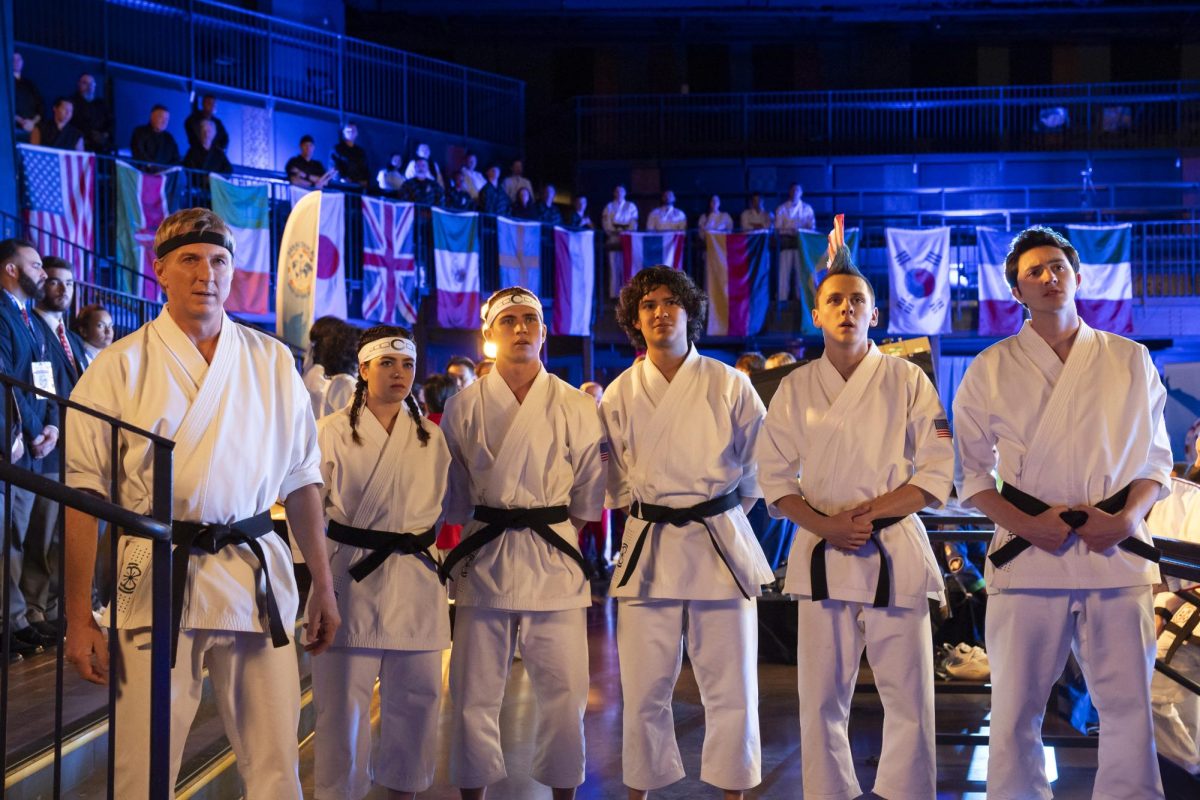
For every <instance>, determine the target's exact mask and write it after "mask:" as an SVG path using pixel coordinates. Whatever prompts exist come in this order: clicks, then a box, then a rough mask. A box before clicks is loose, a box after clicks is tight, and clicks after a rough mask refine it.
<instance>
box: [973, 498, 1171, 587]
mask: <svg viewBox="0 0 1200 800" xmlns="http://www.w3.org/2000/svg"><path fill="white" fill-rule="evenodd" d="M1129 486H1132V484H1130V485H1129ZM1129 486H1126V487H1125V488H1123V489H1121V490H1120V491H1119V492H1117V493H1116V494H1114V495H1113V496H1112V497H1106V498H1104V499H1103V500H1101V501H1100V502H1099V503H1096V504H1095V506H1096V508H1098V509H1100V510H1101V511H1103V512H1104V513H1106V514H1116V513H1117V512H1118V511H1120V510H1122V509H1123V508H1125V503H1126V501H1128V500H1129ZM1000 496H1001V497H1003V498H1004V499H1005V500H1007V501H1008V502H1009V503H1011V504H1012V505H1014V506H1015V507H1016V508H1017V509H1018V510H1020V511H1023V512H1025V513H1026V514H1028V515H1029V516H1031V517H1036V516H1037V515H1038V514H1041V513H1043V512H1045V511H1046V510H1047V509H1048V508H1050V504H1049V503H1044V502H1042V501H1041V500H1039V499H1037V498H1036V497H1034V496H1033V495H1031V494H1026V493H1025V492H1023V491H1021V490H1020V489H1018V488H1017V487H1015V486H1013V485H1012V484H1010V483H1005V484H1004V485H1003V486H1001V487H1000ZM1060 516H1061V517H1062V520H1063V522H1065V523H1067V524H1068V525H1070V526H1071V530H1075V529H1076V528H1079V527H1082V526H1083V525H1084V524H1085V523H1086V522H1087V512H1086V511H1082V510H1075V511H1064V512H1062V514H1061V515H1060ZM1032 546H1033V543H1032V542H1030V541H1029V540H1028V539H1022V538H1021V537H1020V536H1019V535H1018V534H1015V533H1014V534H1013V537H1012V538H1011V539H1009V540H1008V541H1007V542H1005V543H1004V544H1003V545H1001V546H1000V547H997V548H996V550H995V551H994V552H992V553H989V554H988V560H989V561H991V562H992V566H994V567H997V568H999V567H1003V566H1004V565H1005V564H1007V563H1008V562H1010V561H1012V560H1013V559H1014V558H1016V557H1017V556H1019V555H1021V553H1024V552H1025V551H1026V550H1028V549H1029V548H1030V547H1032ZM1117 547H1120V548H1121V549H1122V550H1124V551H1126V552H1128V553H1133V554H1134V555H1135V556H1140V557H1142V558H1144V559H1146V560H1147V561H1153V562H1154V563H1156V564H1157V563H1158V561H1159V559H1160V558H1162V553H1161V551H1159V549H1158V548H1157V547H1155V546H1154V545H1151V544H1146V543H1145V542H1143V541H1142V540H1141V539H1138V538H1136V537H1133V536H1130V537H1129V538H1128V539H1125V540H1124V541H1122V542H1118V543H1117Z"/></svg>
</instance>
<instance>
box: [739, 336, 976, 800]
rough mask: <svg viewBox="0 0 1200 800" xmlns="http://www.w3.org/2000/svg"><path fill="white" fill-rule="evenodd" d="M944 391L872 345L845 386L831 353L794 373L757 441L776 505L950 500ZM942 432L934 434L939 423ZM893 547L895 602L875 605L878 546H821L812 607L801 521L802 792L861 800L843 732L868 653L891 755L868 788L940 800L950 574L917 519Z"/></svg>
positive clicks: (892, 532)
mask: <svg viewBox="0 0 1200 800" xmlns="http://www.w3.org/2000/svg"><path fill="white" fill-rule="evenodd" d="M945 420H946V415H945V411H944V410H943V409H942V405H941V403H940V402H939V401H938V396H937V390H935V389H934V388H933V384H931V383H930V382H929V379H928V378H926V377H925V374H924V373H923V372H921V369H920V368H919V367H917V366H916V365H915V364H911V363H909V362H907V361H905V360H903V359H900V358H895V357H893V356H887V355H883V354H882V353H880V352H879V349H878V348H877V347H876V346H875V345H874V343H872V344H871V346H870V349H869V350H868V351H867V355H866V356H865V357H864V358H863V360H862V361H861V362H859V365H858V367H857V368H856V369H855V370H854V372H853V373H852V374H851V376H850V380H848V381H847V380H844V379H843V378H842V376H841V374H840V373H839V372H838V371H837V368H836V367H834V366H833V364H832V363H830V361H829V359H828V358H824V357H823V358H820V359H818V360H816V361H813V362H811V363H809V364H805V365H804V366H802V367H800V368H799V369H797V370H795V371H794V372H792V373H791V374H789V375H788V376H787V377H785V378H784V379H783V381H782V382H781V383H780V385H779V389H778V391H777V392H776V393H775V396H774V397H773V398H772V400H771V408H770V410H769V411H768V412H767V420H766V423H765V424H764V426H763V433H762V435H761V436H760V437H759V440H758V452H757V455H758V462H759V482H760V484H761V485H762V488H763V494H764V496H765V497H766V499H767V503H768V506H767V507H768V509H769V510H770V511H771V513H772V515H774V516H781V514H780V513H779V511H778V509H777V507H776V506H775V505H774V503H775V502H776V501H778V500H779V499H780V498H782V497H786V496H787V495H794V494H802V495H803V496H804V498H805V499H806V500H807V501H808V503H809V504H810V505H811V506H812V507H813V508H814V509H815V510H817V511H819V512H821V513H823V514H829V515H831V516H832V515H834V514H839V513H841V512H842V511H845V510H846V509H848V508H853V507H855V506H857V505H859V504H860V503H863V502H865V501H868V500H873V499H874V498H876V497H880V496H882V495H884V494H887V493H888V492H891V491H894V490H896V489H899V488H900V487H902V486H905V485H912V486H916V487H918V488H920V489H923V490H924V491H926V492H928V493H929V494H930V495H932V496H933V497H934V505H935V506H940V505H942V504H943V503H944V502H945V501H946V498H947V497H948V496H949V494H950V487H951V484H952V482H953V476H954V448H953V445H952V444H951V441H950V438H949V428H948V426H947V425H946V421H945ZM935 423H940V426H941V428H942V431H943V433H942V435H939V431H938V427H939V425H938V424H935ZM879 540H880V541H881V542H882V544H883V548H884V550H885V551H886V553H887V562H888V565H889V567H890V578H891V592H890V596H889V598H888V602H889V604H888V606H887V607H884V608H874V607H873V606H872V602H873V600H874V598H875V590H876V586H877V584H878V580H879V568H880V563H879V558H880V554H879V549H878V548H877V547H876V546H875V544H874V543H873V542H867V543H866V544H864V545H863V546H862V547H861V548H859V549H858V550H856V551H853V552H843V551H840V550H837V549H835V548H833V547H828V546H827V547H826V548H825V565H826V578H827V583H828V590H829V599H828V600H823V601H820V602H814V601H813V599H812V583H811V574H810V569H809V565H810V563H811V561H812V552H813V548H814V547H816V546H817V544H818V543H819V542H821V541H823V540H822V539H821V538H820V537H818V536H817V535H816V534H814V533H811V532H810V531H807V530H805V529H804V528H797V530H796V538H795V540H794V541H793V543H792V549H791V553H790V555H789V557H788V563H789V564H790V565H791V566H790V568H789V569H788V575H787V583H786V586H785V589H786V591H787V592H789V593H791V594H795V595H798V596H799V598H800V602H799V627H798V629H797V637H798V640H799V644H798V647H797V653H796V655H797V665H798V666H797V681H798V683H799V690H800V731H801V761H802V767H803V776H804V794H805V796H806V797H820V798H853V797H858V796H859V794H861V792H862V790H861V789H860V788H859V783H858V779H857V778H856V777H855V774H854V762H853V758H852V756H851V753H850V741H849V739H848V737H847V729H846V726H847V723H848V721H849V717H850V700H851V697H852V696H853V694H854V684H855V680H856V678H857V676H858V666H859V662H860V660H861V658H862V653H863V649H864V647H865V648H866V652H867V660H868V661H869V662H870V664H871V670H872V674H873V675H874V677H875V685H876V686H877V687H878V689H879V696H880V700H881V701H882V703H883V709H884V719H883V753H882V754H881V756H880V761H879V771H878V773H877V775H876V779H875V786H874V789H873V791H874V792H876V793H877V794H879V795H882V796H883V797H886V798H888V800H910V799H911V800H918V798H926V799H928V798H932V797H933V796H934V793H935V786H936V781H937V775H936V770H935V750H934V717H933V651H932V646H931V632H930V623H929V604H928V600H929V599H930V598H933V599H940V598H941V595H942V588H943V583H942V574H941V570H940V569H939V568H938V565H937V562H936V561H935V560H934V556H933V550H932V549H931V548H930V546H929V540H928V538H927V536H926V533H925V526H924V525H922V524H921V521H920V520H919V519H918V518H917V516H916V515H915V514H910V515H908V516H907V517H905V518H904V519H903V520H901V521H900V522H898V523H896V524H894V525H891V526H889V527H887V528H884V529H883V530H881V531H879Z"/></svg>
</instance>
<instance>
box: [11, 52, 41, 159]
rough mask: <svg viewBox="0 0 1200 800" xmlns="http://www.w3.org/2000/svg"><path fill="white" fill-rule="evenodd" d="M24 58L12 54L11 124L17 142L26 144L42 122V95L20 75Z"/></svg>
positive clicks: (14, 53) (31, 82) (18, 54)
mask: <svg viewBox="0 0 1200 800" xmlns="http://www.w3.org/2000/svg"><path fill="white" fill-rule="evenodd" d="M24 69H25V57H24V56H22V55H21V54H20V53H17V52H13V123H14V124H15V126H16V127H15V134H16V139H17V141H18V142H28V141H29V137H31V136H32V135H33V129H34V128H35V127H37V124H38V123H39V122H41V121H42V94H41V92H39V91H38V89H37V86H35V85H34V83H33V81H31V80H29V78H26V77H25V76H24V75H23V74H21V73H22V72H23V71H24Z"/></svg>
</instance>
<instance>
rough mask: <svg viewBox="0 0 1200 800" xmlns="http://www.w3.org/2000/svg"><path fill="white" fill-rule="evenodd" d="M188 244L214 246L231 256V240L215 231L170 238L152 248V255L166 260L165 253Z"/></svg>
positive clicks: (183, 234) (190, 232) (189, 232)
mask: <svg viewBox="0 0 1200 800" xmlns="http://www.w3.org/2000/svg"><path fill="white" fill-rule="evenodd" d="M189 244H215V245H217V246H218V247H224V248H225V249H226V250H228V251H229V255H233V239H231V238H229V237H228V236H226V235H225V234H223V233H217V232H215V231H188V232H187V233H181V234H179V235H178V236H172V237H171V238H170V239H167V240H166V241H165V242H163V243H162V244H160V245H159V246H158V247H156V248H154V255H155V256H157V257H158V258H166V257H167V253H170V252H171V251H172V250H178V249H179V248H181V247H184V246H185V245H189Z"/></svg>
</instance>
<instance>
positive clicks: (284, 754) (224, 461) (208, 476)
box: [66, 208, 339, 800]
mask: <svg viewBox="0 0 1200 800" xmlns="http://www.w3.org/2000/svg"><path fill="white" fill-rule="evenodd" d="M154 247H155V253H156V256H157V257H156V258H155V261H154V271H155V274H156V275H157V277H158V280H159V284H160V285H161V286H162V289H163V291H164V292H165V293H166V296H167V305H166V307H165V308H164V309H163V311H162V313H160V314H159V316H158V317H157V318H156V319H155V320H154V321H153V322H150V323H147V324H146V325H143V326H142V327H141V328H139V329H138V330H137V331H135V332H134V333H132V334H130V335H129V336H126V337H125V338H124V339H121V340H120V341H118V342H116V343H114V344H113V345H111V346H110V347H108V348H107V349H105V350H104V351H103V352H102V353H101V354H100V355H99V356H98V357H97V358H96V360H95V361H94V362H93V363H92V365H91V366H90V367H88V369H87V370H86V371H85V372H84V373H83V375H82V377H81V378H80V380H79V383H78V384H77V385H76V387H75V390H74V391H73V392H72V393H71V399H72V400H74V401H75V402H77V403H82V404H83V405H86V406H88V407H90V408H94V409H96V410H97V411H100V412H102V413H104V414H108V415H110V416H113V417H116V418H118V419H121V420H123V421H125V422H128V423H130V424H132V425H135V426H137V427H140V428H142V429H145V430H152V431H155V432H157V433H158V434H160V435H162V436H166V437H168V438H171V439H173V440H174V441H175V445H176V446H175V449H174V457H173V458H174V460H173V471H174V492H173V499H174V503H173V517H174V520H175V522H174V525H173V538H174V542H175V549H174V554H173V556H172V562H173V564H172V573H173V574H172V588H173V590H174V597H173V598H172V600H173V603H172V605H173V616H174V636H173V641H154V642H151V637H150V628H149V625H150V618H151V606H152V597H151V582H150V580H149V575H148V573H149V572H150V559H149V545H148V543H146V542H144V541H141V540H138V539H134V538H131V537H122V540H121V542H120V546H119V561H118V574H119V575H120V576H121V580H120V587H119V589H118V592H119V595H120V600H119V602H118V601H117V600H114V602H118V613H117V630H115V631H111V632H110V635H112V636H116V637H117V641H118V655H119V658H120V663H119V664H114V665H111V666H112V668H111V669H110V665H109V663H108V646H107V643H106V641H105V637H104V634H103V633H102V632H101V630H100V628H99V627H97V625H96V622H95V620H94V619H93V617H92V602H91V598H92V575H93V567H94V564H95V560H96V520H95V519H94V518H92V517H90V516H87V515H85V514H82V513H80V512H77V511H74V510H70V509H68V512H67V520H66V535H67V558H68V561H67V571H66V590H67V640H66V657H67V659H68V660H69V661H71V662H72V663H73V664H74V665H75V668H76V669H77V670H78V671H79V674H80V675H81V676H82V677H84V678H85V679H87V680H90V681H93V682H95V683H105V682H107V680H109V678H110V673H111V674H112V675H113V676H114V679H115V680H117V681H118V692H117V704H116V712H115V718H116V720H115V721H116V725H115V735H116V737H117V762H116V773H117V774H116V796H117V797H119V798H121V800H136V798H142V797H146V796H147V794H148V783H149V780H148V776H149V768H148V765H147V761H146V753H147V752H149V727H150V725H149V723H150V703H149V695H148V692H149V686H150V649H151V646H153V647H168V648H171V650H172V665H173V668H172V670H171V780H172V783H174V781H175V778H176V777H177V776H178V772H179V764H180V759H181V758H182V755H183V746H184V742H185V740H186V738H187V732H188V729H189V728H190V727H191V724H192V720H193V718H194V717H195V714H196V709H197V707H198V706H199V704H200V700H201V690H202V686H203V679H204V672H205V670H206V669H207V671H208V673H209V676H210V678H211V680H212V687H213V692H214V694H215V698H216V704H217V709H218V711H219V713H220V716H221V719H222V721H223V722H224V725H225V733H226V735H227V736H228V738H229V741H230V744H231V745H232V747H233V750H234V753H235V754H236V755H237V763H238V769H239V772H240V774H241V777H242V781H243V783H244V784H245V790H246V797H247V798H249V800H279V798H295V800H299V799H300V797H301V794H300V778H299V758H298V749H297V741H296V728H297V725H298V724H299V721H300V677H299V670H298V667H297V659H296V650H295V648H294V647H293V646H292V643H291V638H290V637H291V632H292V630H293V625H294V621H295V619H296V611H297V605H298V602H299V599H298V593H297V590H296V583H295V579H294V577H293V573H292V558H291V553H290V551H289V549H288V545H287V544H286V543H285V542H284V541H283V540H282V539H281V538H280V537H279V536H278V534H276V533H275V532H274V527H273V525H272V523H271V515H270V509H271V505H272V503H274V502H276V500H282V501H283V503H284V506H285V508H286V509H287V517H288V522H289V523H290V525H291V530H292V533H293V535H294V536H295V537H296V539H297V541H298V543H299V545H300V549H301V551H302V552H303V553H304V556H305V558H306V560H307V561H308V565H309V569H310V571H311V573H312V578H313V581H312V589H311V590H310V595H311V596H310V599H309V605H308V620H307V628H308V636H307V639H308V642H307V645H306V649H307V650H309V651H310V652H313V653H320V652H321V651H323V650H324V649H325V648H326V647H328V645H329V643H330V642H331V641H332V639H333V636H334V633H335V632H336V630H337V628H338V624H339V618H338V612H337V605H336V602H335V600H334V596H333V583H332V579H331V577H330V572H329V561H328V559H327V558H326V557H325V555H324V530H323V516H322V511H321V498H320V494H319V491H318V490H319V487H320V485H321V473H320V466H319V460H320V454H319V452H318V449H317V439H316V424H315V422H314V421H313V415H312V407H311V405H310V403H309V398H308V393H307V391H306V390H305V388H304V384H303V382H302V381H301V379H300V375H299V374H298V373H297V372H296V367H295V362H294V360H293V358H292V355H291V353H290V352H288V350H287V348H286V347H284V346H283V345H282V344H280V343H279V342H278V341H276V340H274V339H272V338H271V337H269V336H267V335H266V334H264V333H261V332H258V331H255V330H252V329H250V328H247V327H244V326H242V325H238V324H236V323H234V322H233V321H232V320H230V319H229V317H227V316H226V315H225V312H224V310H223V309H222V304H223V303H224V302H225V299H226V298H227V297H228V296H229V288H230V282H231V280H232V277H233V265H234V243H233V234H232V232H231V231H230V230H229V228H228V227H227V226H226V224H225V222H224V221H223V220H222V219H221V218H220V217H218V216H217V215H215V214H213V213H212V212H211V211H208V210H207V209H200V208H193V209H187V210H185V211H178V212H176V213H174V214H172V215H171V216H169V217H168V218H167V219H165V220H164V221H163V223H162V225H160V226H159V228H158V231H157V233H156V234H155V238H154ZM67 422H68V424H67V439H66V442H67V450H66V458H67V483H68V484H69V485H70V486H72V487H74V488H76V489H83V490H85V491H89V492H92V493H94V494H96V495H99V496H100V497H103V498H106V499H107V498H108V496H109V480H110V476H111V464H112V459H113V458H119V459H120V463H119V464H118V466H117V469H118V476H119V482H120V483H119V486H120V498H119V500H120V503H121V505H123V506H124V507H126V508H129V509H131V510H133V511H136V512H138V513H140V514H148V513H149V512H150V510H151V503H152V488H153V475H152V470H151V468H150V466H149V464H150V463H151V457H150V456H151V445H150V443H149V442H148V441H146V440H145V439H142V438H139V437H137V436H134V435H132V434H127V433H122V434H121V442H122V449H121V451H120V453H117V454H114V453H113V452H112V449H111V446H110V441H111V438H110V432H109V427H108V426H107V425H106V424H105V423H103V422H101V421H99V420H97V419H95V418H93V417H90V416H87V415H84V414H71V415H69V416H68V417H67ZM250 442H253V443H256V444H255V446H253V447H247V443H250Z"/></svg>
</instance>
